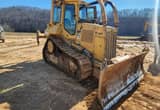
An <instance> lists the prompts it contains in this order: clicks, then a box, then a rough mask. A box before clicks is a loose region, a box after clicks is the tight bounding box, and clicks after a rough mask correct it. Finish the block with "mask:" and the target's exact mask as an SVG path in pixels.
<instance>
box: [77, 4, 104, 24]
mask: <svg viewBox="0 0 160 110" xmlns="http://www.w3.org/2000/svg"><path fill="white" fill-rule="evenodd" d="M79 22H88V23H100V22H101V8H100V6H99V4H98V3H96V4H93V5H92V4H91V5H81V7H80V11H79Z"/></svg>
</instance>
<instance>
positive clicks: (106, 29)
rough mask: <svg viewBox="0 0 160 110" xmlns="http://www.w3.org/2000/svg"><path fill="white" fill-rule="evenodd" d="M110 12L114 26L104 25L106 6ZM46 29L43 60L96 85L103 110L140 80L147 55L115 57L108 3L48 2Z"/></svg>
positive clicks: (115, 29)
mask: <svg viewBox="0 0 160 110" xmlns="http://www.w3.org/2000/svg"><path fill="white" fill-rule="evenodd" d="M108 5H109V6H111V7H112V9H113V16H114V19H113V21H114V25H113V26H108V25H107V13H106V11H107V6H108ZM50 15H51V16H50V23H49V24H48V26H47V29H46V32H45V33H46V37H47V40H46V43H45V46H44V48H43V58H44V60H45V61H46V62H47V63H49V64H52V65H54V66H56V67H57V68H59V69H61V70H62V71H64V72H65V73H66V74H67V75H68V76H71V77H73V78H75V79H76V80H78V81H80V82H83V81H85V80H86V79H88V78H90V77H94V78H95V79H97V81H98V84H97V85H98V95H97V98H98V100H99V103H100V104H101V106H102V108H103V109H105V110H107V109H109V108H110V107H112V106H113V105H114V104H115V103H117V102H118V100H119V99H120V98H121V97H122V96H124V95H126V94H127V93H128V92H129V91H131V90H132V89H133V88H134V87H135V85H137V84H138V82H139V81H140V80H141V78H143V75H144V74H143V73H144V69H143V60H144V57H145V55H146V54H147V52H148V51H146V50H143V51H142V53H141V54H138V55H133V56H129V55H127V56H121V57H120V56H118V57H117V56H116V43H117V32H118V24H119V19H118V14H117V9H116V7H115V5H114V4H113V3H112V2H111V1H109V0H97V1H93V2H90V3H89V2H88V0H86V1H82V0H52V9H51V13H50Z"/></svg>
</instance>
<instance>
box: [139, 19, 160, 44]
mask: <svg viewBox="0 0 160 110" xmlns="http://www.w3.org/2000/svg"><path fill="white" fill-rule="evenodd" d="M152 27H153V23H150V22H148V21H146V22H145V23H144V30H143V33H142V35H141V40H144V41H154V40H153V33H152ZM158 32H160V24H158ZM158 34H159V33H158ZM159 41H160V34H159Z"/></svg>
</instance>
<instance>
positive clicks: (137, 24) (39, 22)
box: [0, 7, 153, 36]
mask: <svg viewBox="0 0 160 110" xmlns="http://www.w3.org/2000/svg"><path fill="white" fill-rule="evenodd" d="M152 14H153V9H141V10H136V9H124V10H120V11H119V12H118V15H119V19H120V24H119V35H128V36H129V35H136V36H137V35H140V34H141V33H142V32H143V28H144V22H145V21H147V20H148V19H149V18H151V16H152ZM108 15H109V17H108V18H109V20H108V21H109V24H112V23H113V20H112V19H113V18H112V14H111V13H108ZM49 19H50V11H49V10H45V9H39V8H33V7H9V8H1V9H0V25H2V26H3V27H4V29H5V30H6V31H15V32H36V31H37V29H39V30H41V31H44V30H45V28H46V24H47V23H48V22H49Z"/></svg>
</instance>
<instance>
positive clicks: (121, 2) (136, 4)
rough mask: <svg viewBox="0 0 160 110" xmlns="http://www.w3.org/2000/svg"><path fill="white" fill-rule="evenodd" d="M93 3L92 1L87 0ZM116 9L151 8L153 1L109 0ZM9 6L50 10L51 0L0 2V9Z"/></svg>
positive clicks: (1, 0) (11, 0) (2, 0)
mask: <svg viewBox="0 0 160 110" xmlns="http://www.w3.org/2000/svg"><path fill="white" fill-rule="evenodd" d="M88 1H93V0H88ZM111 1H113V2H114V4H115V5H116V6H117V8H118V9H142V8H153V7H154V2H155V0H111ZM10 6H31V7H38V8H42V9H50V7H51V0H0V8H4V7H10Z"/></svg>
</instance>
